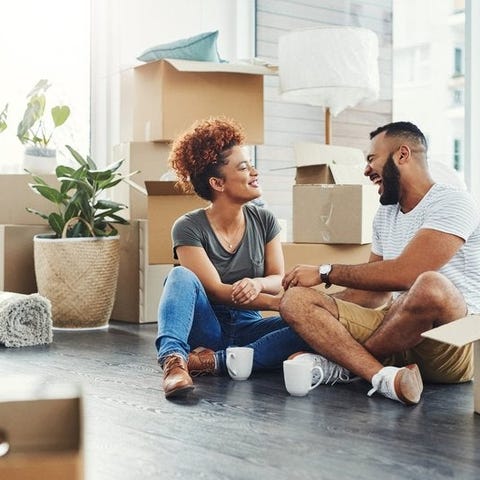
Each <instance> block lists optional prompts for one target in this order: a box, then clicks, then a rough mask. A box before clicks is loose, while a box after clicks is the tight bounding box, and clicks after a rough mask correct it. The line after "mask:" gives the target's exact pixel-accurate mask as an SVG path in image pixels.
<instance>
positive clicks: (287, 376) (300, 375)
mask: <svg viewBox="0 0 480 480" xmlns="http://www.w3.org/2000/svg"><path fill="white" fill-rule="evenodd" d="M315 371H317V372H318V373H319V376H318V381H317V382H316V383H315V384H313V385H312V379H313V374H314V372H315ZM283 378H284V380H285V388H286V389H287V391H288V393H289V394H290V395H293V396H294V397H304V396H305V395H306V394H307V393H308V392H309V391H310V390H313V389H314V388H315V387H318V386H319V385H320V383H321V381H322V370H321V368H320V367H318V366H315V365H313V363H312V362H308V361H301V360H285V361H284V362H283Z"/></svg>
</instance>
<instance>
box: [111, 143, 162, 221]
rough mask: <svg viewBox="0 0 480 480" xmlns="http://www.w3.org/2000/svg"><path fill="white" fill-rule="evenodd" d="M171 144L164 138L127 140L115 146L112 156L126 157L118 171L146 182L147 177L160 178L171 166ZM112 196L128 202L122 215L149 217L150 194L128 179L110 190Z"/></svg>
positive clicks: (150, 178)
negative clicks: (138, 140)
mask: <svg viewBox="0 0 480 480" xmlns="http://www.w3.org/2000/svg"><path fill="white" fill-rule="evenodd" d="M170 150H171V144H170V143H163V142H125V143H120V144H118V145H115V146H114V147H113V160H114V161H119V160H122V159H123V163H122V166H121V167H120V170H119V173H121V174H123V175H128V174H130V173H132V172H136V171H138V173H136V174H135V175H132V176H131V177H130V179H131V180H132V181H133V182H135V183H136V184H140V185H143V184H144V182H145V180H160V177H161V176H162V175H163V174H165V173H167V172H168V170H169V166H168V156H169V154H170ZM110 198H111V200H113V201H115V202H119V203H123V204H124V205H127V207H128V208H127V209H126V210H124V211H123V212H122V216H123V217H124V218H126V219H127V220H134V219H140V218H144V219H146V218H147V196H146V195H145V194H144V193H142V192H141V191H139V190H137V189H135V188H131V187H130V185H129V184H128V183H127V182H120V183H119V184H117V185H115V187H114V188H113V189H112V190H111V194H110Z"/></svg>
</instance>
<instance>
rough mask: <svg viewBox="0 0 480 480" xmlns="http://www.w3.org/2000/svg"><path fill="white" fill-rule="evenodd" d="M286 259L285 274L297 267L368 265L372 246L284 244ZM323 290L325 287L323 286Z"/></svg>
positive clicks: (336, 287)
mask: <svg viewBox="0 0 480 480" xmlns="http://www.w3.org/2000/svg"><path fill="white" fill-rule="evenodd" d="M282 250H283V256H284V259H285V273H286V272H289V271H290V270H291V269H292V268H293V267H295V265H300V264H306V265H321V264H322V263H338V264H344V265H357V264H359V263H366V262H368V259H369V258H370V251H371V245H370V244H364V245H327V244H322V243H282ZM322 289H323V286H322ZM342 289H343V287H338V286H337V285H332V286H331V287H330V288H329V289H328V293H333V292H335V291H337V290H342Z"/></svg>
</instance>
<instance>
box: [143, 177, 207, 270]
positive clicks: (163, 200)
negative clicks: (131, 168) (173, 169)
mask: <svg viewBox="0 0 480 480" xmlns="http://www.w3.org/2000/svg"><path fill="white" fill-rule="evenodd" d="M176 183H177V182H166V181H145V186H146V188H147V193H148V264H173V263H175V260H174V258H173V246H172V238H171V230H172V226H173V224H174V222H175V220H176V219H177V218H178V217H180V216H181V215H183V214H184V213H187V212H189V211H191V210H195V209H196V208H202V207H206V206H207V205H208V204H209V203H210V202H207V201H206V200H203V199H202V198H200V197H198V196H197V195H195V194H188V193H185V192H183V191H182V190H181V189H179V188H178V187H177V186H176Z"/></svg>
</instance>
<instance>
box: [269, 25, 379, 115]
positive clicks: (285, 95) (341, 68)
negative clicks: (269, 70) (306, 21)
mask: <svg viewBox="0 0 480 480" xmlns="http://www.w3.org/2000/svg"><path fill="white" fill-rule="evenodd" d="M278 47H279V49H278V62H279V63H278V69H279V76H280V93H281V96H282V99H284V100H287V101H292V102H297V103H305V104H309V105H321V106H324V107H326V108H328V109H329V110H330V111H331V113H332V114H333V115H337V114H338V113H340V112H341V111H342V110H344V109H346V108H348V107H353V106H355V105H357V104H359V103H360V102H364V101H373V100H376V99H377V98H378V92H379V79H378V38H377V36H376V34H375V33H374V32H372V31H371V30H367V29H365V28H357V27H316V28H311V29H306V30H294V31H292V32H289V33H287V34H285V35H282V36H281V37H280V38H279V45H278Z"/></svg>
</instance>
